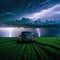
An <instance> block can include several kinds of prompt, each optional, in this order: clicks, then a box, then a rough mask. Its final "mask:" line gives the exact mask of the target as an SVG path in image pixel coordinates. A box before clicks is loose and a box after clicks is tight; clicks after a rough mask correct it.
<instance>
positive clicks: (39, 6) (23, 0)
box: [0, 0, 60, 21]
mask: <svg viewBox="0 0 60 60" xmlns="http://www.w3.org/2000/svg"><path fill="white" fill-rule="evenodd" d="M58 4H60V0H38V1H37V0H0V20H3V21H4V20H17V19H21V18H23V17H27V18H31V19H32V20H36V17H37V16H38V18H39V17H41V19H42V18H43V19H46V18H50V17H49V16H50V15H53V13H52V12H53V11H54V10H55V9H58V8H56V7H58V6H57V5H58ZM53 7H55V8H53ZM59 7H60V6H59ZM53 9H54V10H53ZM50 10H51V11H50ZM59 10H60V9H59ZM45 13H46V16H47V14H49V16H48V17H46V18H45ZM50 13H51V14H50ZM40 15H41V16H40ZM56 15H57V13H56V14H55V16H56ZM32 16H33V17H32ZM35 16H36V17H35ZM53 16H54V15H53ZM33 18H34V19H33ZM38 18H37V19H38ZM52 18H55V17H52ZM59 19H60V18H59Z"/></svg>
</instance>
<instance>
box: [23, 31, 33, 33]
mask: <svg viewBox="0 0 60 60" xmlns="http://www.w3.org/2000/svg"><path fill="white" fill-rule="evenodd" d="M22 33H32V32H30V31H23V32H22Z"/></svg>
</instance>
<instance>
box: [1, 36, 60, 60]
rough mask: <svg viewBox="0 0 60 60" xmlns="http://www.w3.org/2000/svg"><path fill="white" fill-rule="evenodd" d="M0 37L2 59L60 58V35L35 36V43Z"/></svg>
mask: <svg viewBox="0 0 60 60" xmlns="http://www.w3.org/2000/svg"><path fill="white" fill-rule="evenodd" d="M18 40H19V39H18V38H0V60H60V59H59V58H60V37H40V38H39V37H35V38H34V43H17V41H18Z"/></svg>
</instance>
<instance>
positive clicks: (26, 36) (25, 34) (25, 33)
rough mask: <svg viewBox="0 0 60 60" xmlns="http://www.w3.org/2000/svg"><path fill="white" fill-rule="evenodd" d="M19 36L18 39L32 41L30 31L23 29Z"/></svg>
mask: <svg viewBox="0 0 60 60" xmlns="http://www.w3.org/2000/svg"><path fill="white" fill-rule="evenodd" d="M19 38H20V41H33V34H32V32H30V31H23V32H22V33H21V36H20V37H19Z"/></svg>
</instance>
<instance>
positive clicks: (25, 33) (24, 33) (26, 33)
mask: <svg viewBox="0 0 60 60" xmlns="http://www.w3.org/2000/svg"><path fill="white" fill-rule="evenodd" d="M22 35H23V36H30V35H32V33H31V32H22Z"/></svg>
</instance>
